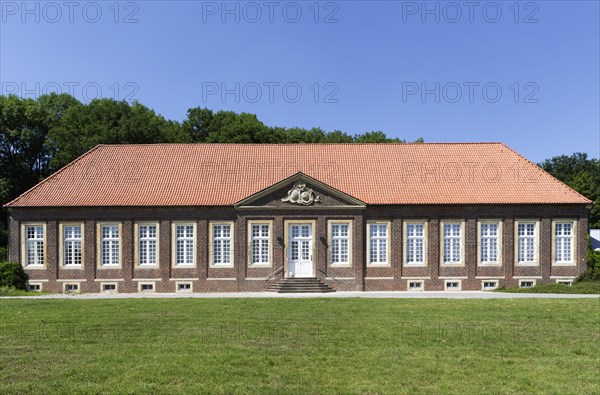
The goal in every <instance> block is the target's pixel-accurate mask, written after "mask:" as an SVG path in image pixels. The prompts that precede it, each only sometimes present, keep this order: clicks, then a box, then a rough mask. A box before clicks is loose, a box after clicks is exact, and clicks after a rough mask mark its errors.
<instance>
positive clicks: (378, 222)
mask: <svg viewBox="0 0 600 395" xmlns="http://www.w3.org/2000/svg"><path fill="white" fill-rule="evenodd" d="M371 225H386V238H385V240H386V242H385V245H386V251H385V252H386V261H385V262H375V263H372V262H371ZM391 231H392V221H390V220H368V221H367V237H366V239H367V256H366V258H367V266H370V267H390V266H391V265H392V260H391V250H392V245H391V244H392V243H391V241H392V238H391Z"/></svg>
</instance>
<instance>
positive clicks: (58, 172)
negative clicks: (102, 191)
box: [3, 144, 104, 207]
mask: <svg viewBox="0 0 600 395" xmlns="http://www.w3.org/2000/svg"><path fill="white" fill-rule="evenodd" d="M102 146H104V144H97V145H96V146H95V147H94V148H92V149H91V150H89V151H86V152H84V153H83V154H82V155H80V156H78V157H77V158H75V159H74V160H73V161H71V162H69V163H67V164H66V165H64V166H63V167H61V168H60V169H58V170H57V171H56V172H54V173H52V174H51V175H49V176H48V177H46V178H44V179H43V180H42V181H40V182H38V183H37V184H35V185H34V186H32V187H31V188H29V189H28V190H26V191H25V192H23V193H22V194H20V195H19V196H17V197H16V198H14V199H13V200H11V201H10V202H8V203H6V204H5V205H4V206H3V207H9V206H11V205H12V204H13V203H16V202H17V201H19V199H21V198H23V197H25V195H27V194H29V193H30V192H32V191H33V190H35V189H37V188H38V187H40V186H41V185H43V184H45V183H46V182H47V181H50V180H51V179H53V178H55V177H56V176H57V175H59V174H61V173H62V172H63V171H65V170H66V169H67V168H70V167H72V166H73V165H75V164H76V163H78V162H79V161H81V159H83V158H84V157H86V156H88V155H89V154H91V153H92V152H94V151H96V150H97V149H98V148H100V147H102Z"/></svg>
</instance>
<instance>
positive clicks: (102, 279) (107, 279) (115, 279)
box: [94, 278, 125, 283]
mask: <svg viewBox="0 0 600 395" xmlns="http://www.w3.org/2000/svg"><path fill="white" fill-rule="evenodd" d="M94 281H97V282H108V283H110V282H115V281H119V282H121V281H125V279H123V278H96V279H94Z"/></svg>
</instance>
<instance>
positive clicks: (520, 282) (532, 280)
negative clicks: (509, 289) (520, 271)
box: [519, 278, 536, 288]
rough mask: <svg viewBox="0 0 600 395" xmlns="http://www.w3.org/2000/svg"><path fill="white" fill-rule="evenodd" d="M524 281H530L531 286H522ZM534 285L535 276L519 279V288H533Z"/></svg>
mask: <svg viewBox="0 0 600 395" xmlns="http://www.w3.org/2000/svg"><path fill="white" fill-rule="evenodd" d="M524 282H531V287H523V286H522V284H523V283H524ZM535 285H536V280H535V278H522V279H519V288H533V287H535Z"/></svg>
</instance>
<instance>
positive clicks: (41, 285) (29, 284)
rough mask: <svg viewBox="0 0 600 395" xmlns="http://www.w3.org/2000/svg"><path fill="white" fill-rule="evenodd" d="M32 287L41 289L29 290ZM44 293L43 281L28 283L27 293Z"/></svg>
mask: <svg viewBox="0 0 600 395" xmlns="http://www.w3.org/2000/svg"><path fill="white" fill-rule="evenodd" d="M32 285H35V286H39V287H40V289H38V290H34V291H32V290H31V289H29V287H31V286H32ZM43 291H44V282H42V281H27V292H43Z"/></svg>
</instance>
